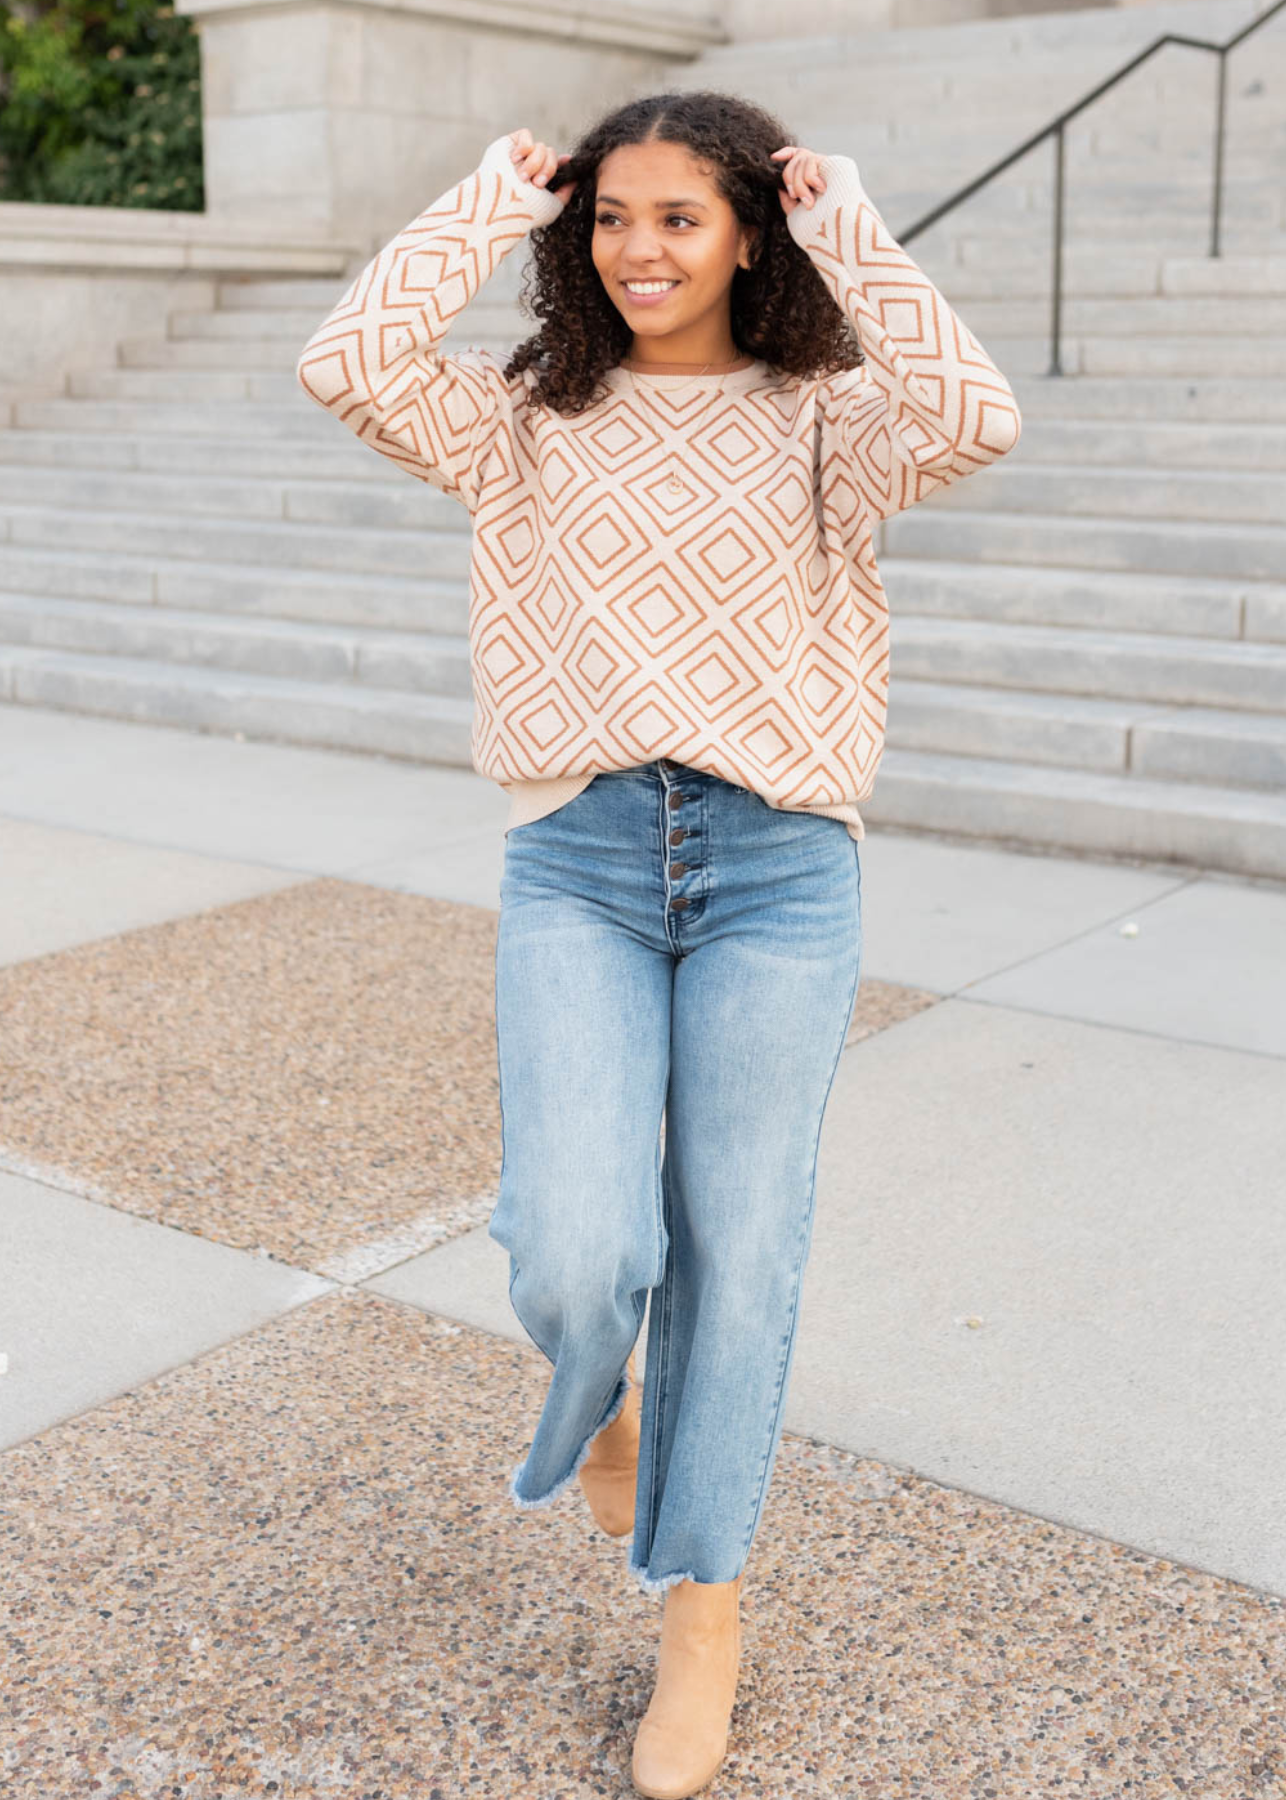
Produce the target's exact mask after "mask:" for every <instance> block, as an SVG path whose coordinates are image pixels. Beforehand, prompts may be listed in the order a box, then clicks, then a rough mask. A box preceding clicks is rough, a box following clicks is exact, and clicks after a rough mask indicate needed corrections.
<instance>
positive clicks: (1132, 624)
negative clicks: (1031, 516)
mask: <svg viewBox="0 0 1286 1800" xmlns="http://www.w3.org/2000/svg"><path fill="white" fill-rule="evenodd" d="M880 571H881V574H882V575H883V578H884V586H885V590H886V592H887V594H888V596H889V603H890V608H891V610H892V612H893V614H894V615H895V616H898V617H901V618H907V617H909V616H911V615H927V616H929V617H932V618H941V619H977V620H980V621H989V622H992V623H995V624H1012V625H1056V626H1062V627H1064V628H1072V627H1076V628H1081V627H1084V628H1085V629H1087V630H1090V631H1105V630H1110V631H1114V632H1137V633H1139V634H1140V635H1144V636H1147V635H1150V634H1155V635H1159V636H1166V635H1178V636H1181V637H1187V638H1203V639H1204V638H1219V639H1232V640H1236V641H1240V642H1246V643H1271V644H1286V585H1274V584H1273V583H1271V582H1246V581H1235V580H1230V579H1228V578H1226V577H1221V576H1213V575H1212V576H1195V575H1157V574H1153V573H1151V572H1150V571H1147V570H1142V569H1120V570H1118V569H1112V570H1106V571H1100V570H1097V569H1060V568H1057V567H1055V568H1048V569H1042V568H1037V567H1034V566H1031V565H1026V564H1021V563H1015V564H1012V565H1006V564H1003V563H987V562H975V563H966V562H955V561H951V560H949V559H947V558H945V557H944V558H938V557H932V558H930V557H925V558H924V559H923V560H917V559H916V558H914V557H903V556H896V555H892V554H890V555H887V556H883V557H881V558H880Z"/></svg>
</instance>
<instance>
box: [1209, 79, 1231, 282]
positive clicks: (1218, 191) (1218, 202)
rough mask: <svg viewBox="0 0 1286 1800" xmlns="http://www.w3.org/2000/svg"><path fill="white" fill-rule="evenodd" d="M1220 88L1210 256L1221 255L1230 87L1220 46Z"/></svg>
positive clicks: (1217, 102) (1216, 116) (1217, 109)
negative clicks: (1226, 101) (1226, 98)
mask: <svg viewBox="0 0 1286 1800" xmlns="http://www.w3.org/2000/svg"><path fill="white" fill-rule="evenodd" d="M1218 48H1219V86H1218V93H1217V96H1216V104H1215V194H1214V215H1213V219H1212V222H1211V227H1210V254H1211V256H1218V255H1219V223H1220V212H1221V210H1222V205H1223V140H1224V95H1225V93H1226V91H1227V86H1228V46H1227V45H1226V44H1220V45H1219V47H1218Z"/></svg>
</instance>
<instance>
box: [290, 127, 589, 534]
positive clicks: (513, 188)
mask: <svg viewBox="0 0 1286 1800" xmlns="http://www.w3.org/2000/svg"><path fill="white" fill-rule="evenodd" d="M512 147H513V146H512V139H511V137H510V135H509V134H508V133H506V134H505V135H504V136H503V137H498V138H496V139H495V140H494V141H493V142H492V143H491V144H489V145H488V146H487V149H486V151H485V153H484V155H483V158H482V161H481V162H480V163H479V165H478V167H477V168H476V169H475V170H474V171H473V173H472V174H471V175H466V176H465V178H464V180H463V181H461V182H460V183H459V184H458V185H457V186H456V187H453V188H451V189H450V190H449V191H448V192H447V193H445V194H443V195H441V197H440V198H439V199H437V200H434V201H432V202H431V203H430V204H429V205H428V206H426V207H425V209H424V211H423V212H422V213H420V214H419V215H418V216H417V217H416V218H414V219H412V220H411V222H410V224H409V225H405V226H403V228H402V230H401V231H399V232H398V234H397V236H396V237H395V238H393V239H392V240H391V241H390V242H389V243H388V244H386V245H385V246H384V248H383V249H382V250H381V251H380V252H379V253H378V254H377V255H376V256H375V257H373V258H372V260H371V261H370V262H369V263H368V264H367V265H366V267H365V268H364V269H363V270H362V272H361V274H360V275H358V276H357V277H356V278H355V279H354V281H353V282H352V283H351V284H350V286H349V287H348V288H347V290H346V291H345V293H344V294H343V295H342V297H341V298H340V300H339V302H338V304H337V305H336V306H335V308H334V310H333V311H332V312H331V313H330V314H329V316H328V317H327V318H325V319H323V320H322V323H321V324H320V325H319V326H318V327H317V330H316V331H315V332H314V333H313V335H312V337H311V338H309V340H308V342H307V344H305V346H304V349H303V352H302V354H301V355H300V357H299V361H298V364H297V366H296V370H295V373H296V375H297V376H298V378H299V381H300V384H301V385H302V387H303V388H304V390H305V391H306V392H307V393H308V394H310V395H311V396H312V398H313V399H314V400H316V401H317V403H318V405H319V406H324V407H326V409H327V410H328V411H329V412H332V413H334V415H335V417H336V418H337V419H339V420H340V422H341V423H342V424H344V425H347V427H348V429H349V430H350V431H352V432H354V433H356V435H357V436H358V437H359V438H360V439H361V440H362V442H363V443H364V444H369V445H370V447H371V448H372V450H378V451H379V453H380V454H381V456H387V457H389V458H391V459H392V461H393V462H395V463H397V464H398V465H399V466H400V467H402V468H404V469H406V470H407V472H408V473H409V474H411V475H415V476H417V477H418V478H419V479H420V480H421V481H428V482H431V483H432V484H433V485H434V486H435V487H439V488H442V489H443V490H444V491H445V492H446V493H448V494H451V495H452V496H453V497H454V498H455V499H458V500H460V501H462V502H463V504H464V505H465V506H467V507H468V508H469V510H470V511H472V510H473V509H474V507H475V505H476V504H477V498H478V482H479V477H480V475H481V472H482V466H483V463H484V462H485V460H486V457H487V454H488V451H489V450H490V448H491V446H492V444H493V443H494V442H495V438H496V434H497V432H498V431H502V430H505V429H507V428H508V427H509V425H510V423H511V406H510V393H509V386H508V383H507V382H506V380H505V376H504V367H503V364H502V362H501V361H500V359H499V358H498V357H497V356H495V355H494V354H493V353H492V352H491V351H489V350H482V349H473V348H469V349H462V350H459V351H456V352H455V353H453V354H450V355H446V354H443V352H442V351H440V350H439V349H438V348H437V346H438V345H439V343H440V342H441V340H442V338H443V337H444V336H445V335H446V332H447V330H448V329H449V327H450V325H451V321H452V320H453V319H454V318H455V317H456V315H457V313H459V312H461V311H463V309H464V308H465V307H466V306H467V305H468V303H469V301H470V300H471V299H472V298H473V296H474V295H475V294H476V293H477V291H478V289H479V288H480V287H481V286H482V284H483V282H484V281H486V279H487V278H488V276H489V275H491V274H492V272H493V271H494V270H495V269H496V268H497V267H498V266H499V264H500V262H501V261H502V260H503V258H504V257H505V256H507V255H508V253H509V252H510V251H511V250H512V249H513V247H514V245H515V244H518V243H520V242H521V241H522V240H523V239H524V238H525V237H526V236H527V234H528V232H529V231H530V230H531V229H532V227H533V226H536V225H548V224H549V223H551V222H552V220H554V219H556V218H557V217H558V215H559V213H560V212H561V211H562V210H563V205H564V200H563V198H562V197H561V196H560V195H558V194H554V193H550V192H549V190H548V189H547V188H544V187H538V186H537V185H536V184H535V183H534V182H532V181H529V180H527V179H526V177H524V176H522V175H520V174H519V173H518V170H517V169H516V168H515V166H514V163H513V160H512V158H511V155H510V152H511V149H512Z"/></svg>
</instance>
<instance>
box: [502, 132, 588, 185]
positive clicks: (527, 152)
mask: <svg viewBox="0 0 1286 1800" xmlns="http://www.w3.org/2000/svg"><path fill="white" fill-rule="evenodd" d="M509 140H510V143H511V144H512V146H513V148H512V149H511V151H510V155H511V157H512V158H513V164H514V168H515V169H516V170H517V172H518V173H519V175H521V176H522V177H523V178H524V180H527V181H531V182H534V183H535V185H536V186H537V187H548V186H549V181H550V177H551V176H552V175H555V174H557V172H558V169H559V167H560V165H561V164H563V163H565V162H569V161H570V160H571V152H570V151H569V150H564V151H563V153H562V155H561V156H560V155H559V154H558V152H557V151H555V150H551V149H550V147H549V145H548V144H538V143H536V142H535V141H534V140H533V138H532V135H531V132H530V131H529V130H528V129H527V127H526V126H525V125H520V126H519V127H518V129H517V131H511V132H510V133H509ZM575 191H576V183H575V182H574V181H570V182H567V183H565V184H564V185H563V186H561V187H559V186H555V187H554V188H552V189H551V192H553V193H555V194H557V195H558V198H559V199H560V200H562V201H564V202H566V201H568V200H570V199H571V197H572V195H573V194H574V193H575Z"/></svg>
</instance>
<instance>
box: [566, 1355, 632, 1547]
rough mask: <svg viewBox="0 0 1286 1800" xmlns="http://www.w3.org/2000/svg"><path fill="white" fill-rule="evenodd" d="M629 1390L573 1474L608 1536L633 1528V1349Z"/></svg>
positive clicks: (615, 1535) (620, 1533)
mask: <svg viewBox="0 0 1286 1800" xmlns="http://www.w3.org/2000/svg"><path fill="white" fill-rule="evenodd" d="M625 1369H626V1373H627V1374H628V1375H629V1378H630V1391H629V1393H628V1394H627V1395H626V1396H625V1404H624V1406H622V1408H621V1410H620V1412H618V1413H617V1415H616V1417H615V1418H614V1419H613V1420H612V1422H611V1424H610V1425H608V1426H606V1427H605V1428H604V1429H603V1430H602V1431H600V1432H599V1434H598V1436H597V1437H596V1438H595V1439H594V1441H593V1443H592V1444H591V1445H590V1447H589V1455H588V1456H587V1457H586V1458H585V1460H584V1462H583V1463H582V1464H581V1466H580V1468H579V1469H578V1470H577V1474H578V1476H579V1478H580V1484H581V1487H582V1489H583V1490H584V1493H585V1498H586V1499H587V1500H588V1501H589V1510H590V1511H591V1512H592V1513H593V1515H594V1517H595V1519H596V1520H597V1521H598V1523H599V1524H600V1525H601V1526H602V1528H603V1530H604V1531H605V1532H607V1534H608V1536H609V1537H624V1536H625V1534H626V1532H627V1531H633V1529H634V1495H635V1491H636V1489H637V1487H638V1478H639V1416H640V1411H641V1407H640V1395H639V1388H638V1383H637V1382H636V1380H635V1378H634V1352H633V1351H632V1350H631V1351H630V1355H629V1361H628V1362H627V1363H626V1365H625Z"/></svg>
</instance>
